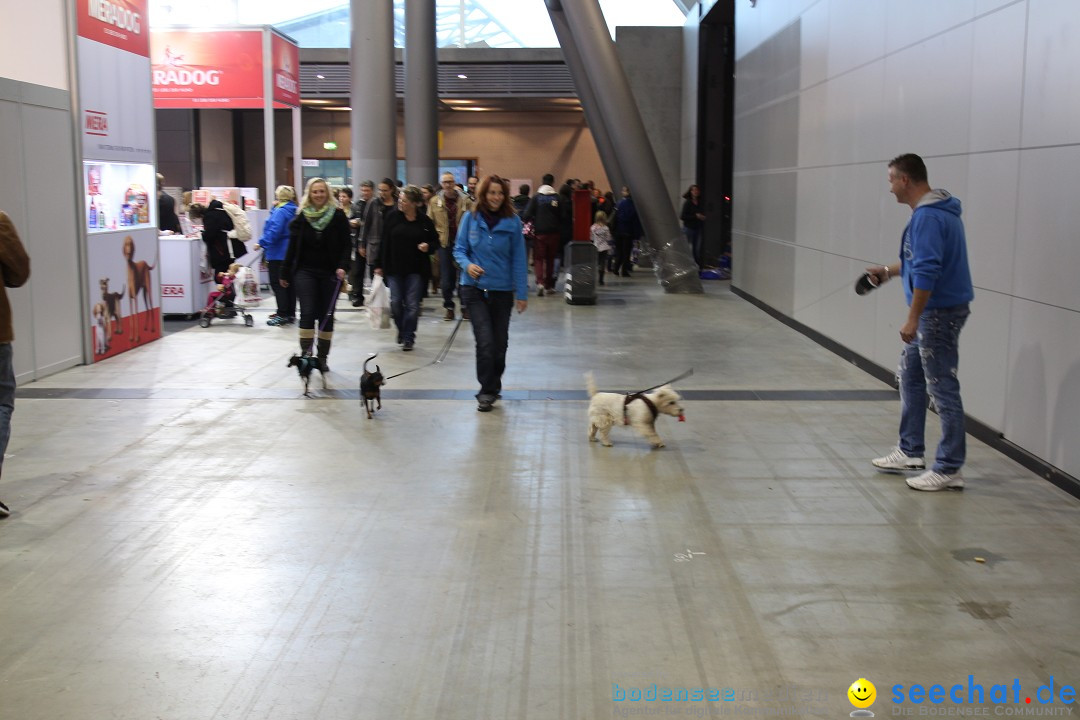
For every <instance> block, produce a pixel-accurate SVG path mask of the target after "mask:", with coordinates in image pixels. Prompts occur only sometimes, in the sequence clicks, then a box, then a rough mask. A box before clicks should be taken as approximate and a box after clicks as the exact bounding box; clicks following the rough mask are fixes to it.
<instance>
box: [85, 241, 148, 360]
mask: <svg viewBox="0 0 1080 720" xmlns="http://www.w3.org/2000/svg"><path fill="white" fill-rule="evenodd" d="M88 240H89V252H88V253H87V255H88V265H89V272H90V282H89V283H88V288H87V290H88V293H89V297H88V298H87V300H88V303H87V306H86V307H87V308H89V314H88V317H87V319H86V320H87V322H88V323H89V325H90V338H91V345H92V348H93V357H94V362H97V361H99V360H104V359H106V358H110V357H113V356H114V355H119V354H120V353H122V352H125V351H127V350H130V349H132V348H134V347H138V346H139V345H144V344H146V343H148V342H151V341H153V340H157V339H158V338H160V337H161V295H160V292H161V287H160V283H159V277H160V275H159V271H158V265H159V259H158V239H157V228H153V227H151V228H137V229H136V228H125V229H123V230H117V231H115V232H106V233H94V234H92V235H90V236H89V238H88Z"/></svg>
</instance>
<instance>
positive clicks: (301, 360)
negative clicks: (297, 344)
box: [287, 355, 326, 397]
mask: <svg viewBox="0 0 1080 720" xmlns="http://www.w3.org/2000/svg"><path fill="white" fill-rule="evenodd" d="M287 367H295V368H296V372H298V373H299V374H300V380H301V381H303V383H304V396H305V397H310V393H308V386H309V385H310V384H311V374H312V373H313V372H314V371H316V370H318V371H319V375H321V376H322V386H323V390H325V389H326V375H325V374H323V370H322V364H321V363H320V362H319V359H318V358H315V357H312V356H311V355H293V356H292V357H291V358H289V364H288V366H287Z"/></svg>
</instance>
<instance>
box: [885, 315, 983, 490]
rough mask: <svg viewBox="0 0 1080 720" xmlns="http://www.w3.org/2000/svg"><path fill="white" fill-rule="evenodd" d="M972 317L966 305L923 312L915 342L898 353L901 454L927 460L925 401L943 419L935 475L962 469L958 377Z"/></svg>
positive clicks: (960, 407) (961, 413)
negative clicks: (964, 334) (962, 333)
mask: <svg viewBox="0 0 1080 720" xmlns="http://www.w3.org/2000/svg"><path fill="white" fill-rule="evenodd" d="M970 314H971V311H970V309H969V308H968V306H967V305H957V306H955V307H949V308H933V309H930V310H924V311H923V314H922V315H921V316H920V317H919V329H918V332H917V334H916V336H915V342H913V343H909V344H907V345H905V346H904V349H903V351H902V352H901V353H900V368H899V371H898V373H897V377H898V378H899V380H900V449H901V450H903V451H904V453H905V454H906V455H908V456H910V457H923V456H924V455H925V454H926V444H925V438H924V434H925V431H926V395H927V393H928V392H929V394H930V397H932V398H933V399H934V407H935V408H937V413H938V417H939V418H940V419H941V441H940V442H939V443H938V448H937V457H936V458H935V460H934V465H933V468H932V469H933V470H934V472H938V473H944V474H946V475H951V474H953V473H955V472H956V471H958V470H959V469H960V468H961V467H962V466H963V465H964V457H965V454H966V444H965V436H964V403H963V401H961V399H960V381H959V380H958V379H957V377H956V370H957V366H958V365H959V363H960V353H959V340H960V330H961V329H962V328H963V327H964V322H965V321H966V320H967V318H968V315H970Z"/></svg>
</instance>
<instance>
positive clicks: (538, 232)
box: [521, 173, 563, 297]
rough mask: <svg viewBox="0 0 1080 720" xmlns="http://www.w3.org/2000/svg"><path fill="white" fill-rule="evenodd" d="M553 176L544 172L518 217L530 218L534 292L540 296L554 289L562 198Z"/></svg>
mask: <svg viewBox="0 0 1080 720" xmlns="http://www.w3.org/2000/svg"><path fill="white" fill-rule="evenodd" d="M553 182H555V177H554V176H553V175H551V174H550V173H549V174H547V175H545V176H544V181H543V184H542V185H541V186H540V187H539V188H537V190H536V195H534V196H533V198H532V200H530V201H529V204H528V205H527V206H525V212H524V213H522V215H521V219H522V220H532V221H533V235H534V236H535V237H536V242H535V243H534V244H533V270H534V272H535V273H536V294H537V295H539V296H540V297H543V296H544V293H545V292H549V293H550V292H553V291H554V290H555V258H556V257H558V255H559V247H560V245H561V243H560V242H559V238H560V231H561V225H562V214H563V210H562V208H560V206H559V205H560V202H561V201H562V198H561V197H560V196H559V194H558V193H557V192H555V188H553V187H552V186H551V184H552V183H553Z"/></svg>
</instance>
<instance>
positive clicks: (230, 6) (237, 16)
mask: <svg viewBox="0 0 1080 720" xmlns="http://www.w3.org/2000/svg"><path fill="white" fill-rule="evenodd" d="M300 7H302V8H303V10H302V11H301V10H299V8H300ZM600 7H601V9H603V11H604V17H605V18H607V21H608V27H609V28H610V29H611V31H612V34H613V35H614V30H615V27H616V26H618V25H668V26H681V25H682V24H683V22H684V21H685V16H684V14H683V12H682V10H680V9H679V6H678V5H677V4H676V0H600ZM394 13H395V24H396V26H397V27H396V30H397V32H396V35H397V37H396V38H395V44H396V45H398V46H401V45H402V44H403V38H404V32H403V30H404V0H394ZM436 15H437V18H436V34H437V40H438V44H439V47H558V41H557V40H556V38H555V31H554V30H553V29H552V27H551V20H550V18H549V17H548V13H547V9H546V6H545V4H544V0H436ZM463 18H464V20H463ZM150 24H151V26H152V27H164V26H169V25H223V24H244V25H274V26H277V27H278V28H280V29H281V30H282V32H284V33H285V34H287V35H289V36H291V37H292V38H294V39H295V40H296V41H297V42H299V43H300V46H301V47H347V46H348V42H349V3H348V2H342V0H305V2H303V3H302V4H301V3H297V2H296V0H150Z"/></svg>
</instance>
